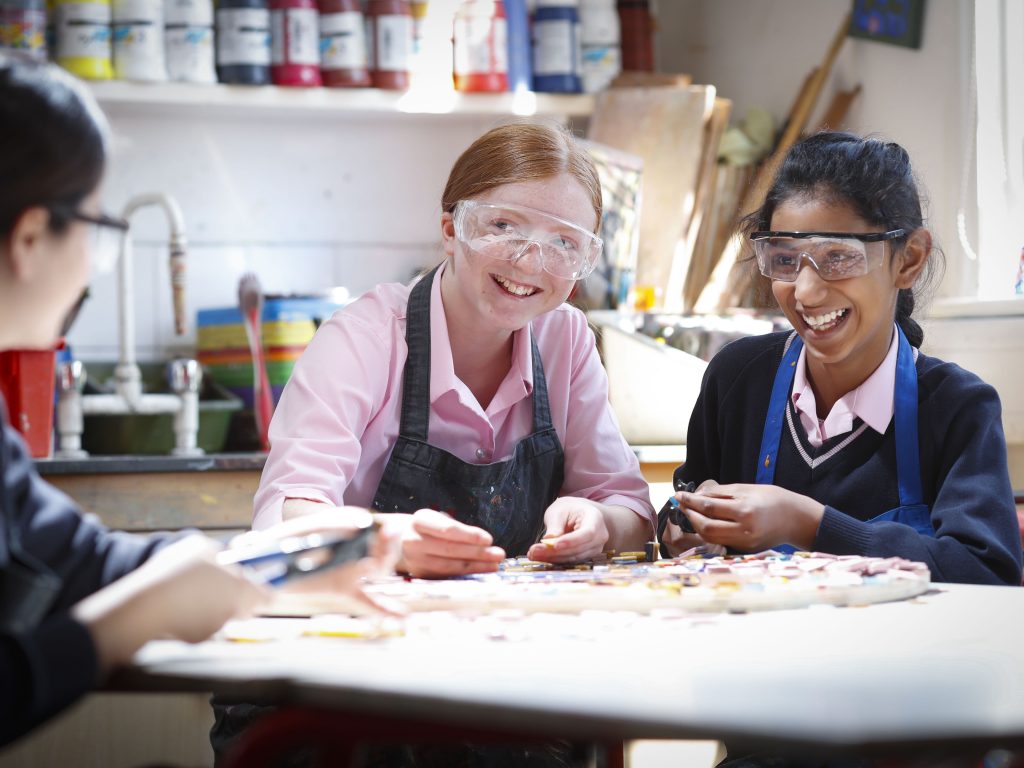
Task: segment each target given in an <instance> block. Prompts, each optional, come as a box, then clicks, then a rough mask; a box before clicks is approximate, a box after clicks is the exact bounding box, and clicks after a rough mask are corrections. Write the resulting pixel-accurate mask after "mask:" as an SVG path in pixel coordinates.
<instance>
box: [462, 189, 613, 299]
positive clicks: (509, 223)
mask: <svg viewBox="0 0 1024 768" xmlns="http://www.w3.org/2000/svg"><path fill="white" fill-rule="evenodd" d="M455 236H456V237H457V238H458V239H459V241H460V242H462V243H463V244H464V245H465V246H466V247H467V248H469V249H470V250H472V251H474V252H476V253H479V254H481V255H483V256H487V257H488V258H491V259H498V260H502V261H512V262H515V261H518V260H519V259H521V258H523V257H524V256H525V255H526V254H527V253H529V251H530V249H531V248H532V247H534V246H536V248H537V251H538V253H539V254H540V263H541V266H542V267H543V268H544V270H545V271H546V272H548V273H549V274H551V275H554V276H555V277H559V278H562V279H565V280H581V279H582V278H584V277H586V276H587V275H589V274H590V273H591V272H593V271H594V265H595V264H596V263H597V259H598V256H600V254H601V246H602V241H601V238H600V237H598V236H597V235H595V234H594V233H593V232H590V231H589V230H586V229H584V228H583V227H580V226H578V225H576V224H573V223H572V222H569V221H565V220H564V219H560V218H558V217H557V216H552V215H550V214H548V213H544V212H543V211H538V210H535V209H533V208H527V207H525V206H521V205H497V204H491V203H482V202H480V201H477V200H460V201H459V203H458V204H457V205H456V207H455Z"/></svg>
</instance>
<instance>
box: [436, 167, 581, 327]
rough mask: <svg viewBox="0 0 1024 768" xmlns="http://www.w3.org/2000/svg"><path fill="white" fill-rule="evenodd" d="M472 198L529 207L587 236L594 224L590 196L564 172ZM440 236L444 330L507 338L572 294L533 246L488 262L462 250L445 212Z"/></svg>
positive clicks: (569, 281)
mask: <svg viewBox="0 0 1024 768" xmlns="http://www.w3.org/2000/svg"><path fill="white" fill-rule="evenodd" d="M475 199H476V200H478V201H480V202H483V203H491V204H500V205H515V206H524V207H526V208H532V209H534V210H536V211H541V212H543V213H547V214H550V215H552V216H555V217H557V218H559V219H563V220H565V221H568V222H571V223H572V224H575V225H577V226H579V227H581V228H583V229H585V230H587V231H588V232H593V231H594V229H595V227H596V225H597V221H596V214H595V212H594V204H593V200H592V197H591V195H590V193H589V192H588V191H587V189H586V188H585V187H584V186H583V185H582V184H581V183H580V182H579V181H578V180H577V179H576V178H575V177H574V176H572V175H570V174H568V173H563V174H560V175H558V176H554V177H551V178H548V179H541V180H537V181H527V182H519V183H516V184H505V185H502V186H500V187H495V188H494V189H491V190H488V191H487V192H485V193H483V194H481V195H479V196H477V197H476V198H475ZM441 233H442V236H443V238H444V249H445V253H446V254H447V255H448V260H449V266H448V268H447V269H446V270H445V273H444V278H443V281H442V283H441V292H442V297H443V299H444V306H445V313H446V315H447V317H448V322H449V325H451V324H452V323H458V324H460V325H463V326H465V327H468V328H473V329H474V330H475V332H477V333H481V334H490V335H496V336H499V337H500V336H508V335H510V334H511V333H512V332H514V331H517V330H519V329H520V328H523V327H525V326H526V325H528V324H529V322H530V321H531V320H533V318H535V317H538V316H539V315H542V314H544V313H545V312H548V311H550V310H552V309H554V308H555V307H557V306H558V305H559V304H561V303H562V302H564V301H565V300H566V299H567V298H568V297H569V293H570V292H571V291H572V287H573V284H574V282H575V281H573V280H568V279H565V278H559V277H555V276H554V275H552V274H551V273H549V272H547V271H546V270H545V269H544V267H543V265H542V263H541V256H540V252H539V249H538V248H536V247H531V248H529V249H527V251H526V252H525V253H524V254H523V255H522V256H521V257H520V258H518V259H517V260H515V261H506V260H504V259H495V258H490V257H488V256H486V255H483V254H481V253H478V252H475V251H473V250H471V249H470V248H467V247H466V245H465V244H464V243H462V242H461V241H459V240H458V239H457V238H456V236H455V228H454V222H453V220H452V216H451V214H448V213H445V214H442V216H441Z"/></svg>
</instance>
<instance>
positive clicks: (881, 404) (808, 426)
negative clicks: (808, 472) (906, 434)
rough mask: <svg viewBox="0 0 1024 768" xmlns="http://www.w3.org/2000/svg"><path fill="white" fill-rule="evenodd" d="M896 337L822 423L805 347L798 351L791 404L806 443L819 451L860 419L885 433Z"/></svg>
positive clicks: (889, 417)
mask: <svg viewBox="0 0 1024 768" xmlns="http://www.w3.org/2000/svg"><path fill="white" fill-rule="evenodd" d="M898 351H899V338H898V335H897V334H896V333H895V332H894V333H893V335H892V341H891V342H890V343H889V351H888V352H887V353H886V355H885V359H884V360H882V363H881V365H879V366H878V367H877V368H876V369H875V370H874V373H872V374H871V375H870V376H868V377H867V379H865V380H864V383H863V384H861V385H860V386H859V387H857V388H856V389H854V390H852V391H850V392H847V393H846V394H845V395H843V396H842V397H841V398H839V400H837V401H836V404H835V405H833V406H832V410H831V411H829V414H828V416H826V417H825V418H824V420H820V419H818V411H817V407H816V404H815V402H814V391H813V390H812V389H811V384H810V382H809V381H807V347H804V348H803V349H801V350H800V358H799V359H798V360H797V363H796V372H795V373H794V374H793V405H794V407H795V408H796V411H797V413H798V414H799V415H800V423H801V424H802V425H803V427H804V432H806V433H807V441H808V442H809V443H810V444H811V445H813V446H814V447H815V448H820V447H821V444H822V443H824V442H825V441H826V440H828V439H830V438H833V437H836V436H837V435H844V434H846V433H847V432H850V431H851V430H852V429H853V420H854V419H855V418H860V419H861V420H862V421H863V422H864V423H866V424H867V425H868V426H869V427H871V428H872V429H873V430H875V432H878V433H879V434H883V435H884V434H885V430H886V429H888V428H889V422H890V421H892V414H893V402H894V400H895V396H896V395H895V390H896V354H897V352H898Z"/></svg>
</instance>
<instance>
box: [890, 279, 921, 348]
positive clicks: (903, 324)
mask: <svg viewBox="0 0 1024 768" xmlns="http://www.w3.org/2000/svg"><path fill="white" fill-rule="evenodd" d="M915 303H916V302H915V300H914V291H913V289H911V288H901V289H900V292H899V295H898V296H897V297H896V324H897V325H899V327H900V329H901V330H902V331H903V335H904V336H906V337H907V341H909V342H910V346H912V347H916V348H918V349H920V348H921V344H923V343H924V329H923V328H921V326H920V325H919V324H918V322H917V321H916V320H915V319H914V317H913V315H914V304H915Z"/></svg>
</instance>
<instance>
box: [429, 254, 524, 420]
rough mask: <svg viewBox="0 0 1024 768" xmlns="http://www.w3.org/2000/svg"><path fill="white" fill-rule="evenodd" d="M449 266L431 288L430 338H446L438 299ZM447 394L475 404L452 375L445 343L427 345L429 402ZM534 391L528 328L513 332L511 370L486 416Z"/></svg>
mask: <svg viewBox="0 0 1024 768" xmlns="http://www.w3.org/2000/svg"><path fill="white" fill-rule="evenodd" d="M447 266H448V262H447V260H445V262H444V263H443V264H441V268H440V269H438V270H437V275H436V276H435V278H434V284H433V285H432V286H431V287H430V334H431V337H432V338H435V339H440V338H448V318H447V316H446V315H445V311H444V300H443V299H442V298H441V276H442V275H443V274H444V271H445V269H446V268H447ZM449 392H453V393H455V395H456V396H458V397H459V399H460V400H461V401H462V402H463V403H465V404H467V405H468V404H471V403H475V402H476V398H474V397H473V395H472V394H471V393H470V391H469V388H468V387H466V385H465V384H463V383H462V381H461V380H460V379H459V378H457V377H456V375H455V361H454V360H453V359H452V349H451V346H450V345H448V344H431V345H430V402H431V404H433V403H436V402H437V401H438V400H439V399H440V398H442V397H444V396H445V395H446V394H448V393H449ZM532 392H533V356H532V353H531V348H530V326H527V327H526V328H523V329H521V330H518V331H516V332H515V333H514V334H513V337H512V367H511V368H510V369H509V372H508V375H507V376H506V377H505V379H504V380H503V381H502V382H501V386H499V387H498V391H497V392H496V393H495V395H494V398H493V399H492V400H491V402H490V404H489V405H488V407H487V413H495V412H498V411H499V410H504V409H507V408H509V407H511V406H512V405H514V404H515V403H517V402H519V401H520V400H522V399H523V398H524V397H527V396H529V395H530V394H531V393H532Z"/></svg>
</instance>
